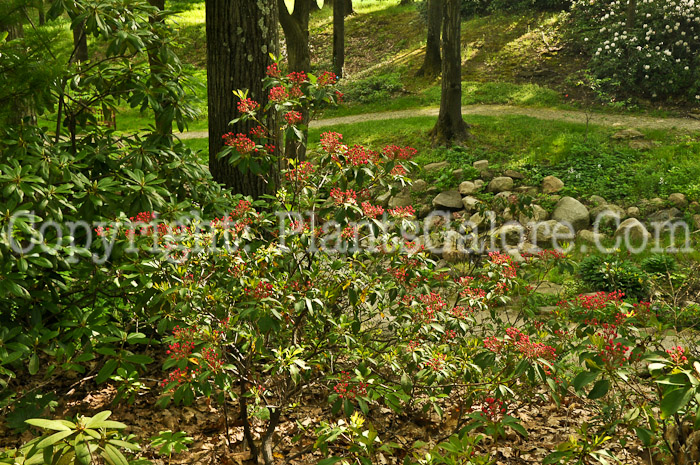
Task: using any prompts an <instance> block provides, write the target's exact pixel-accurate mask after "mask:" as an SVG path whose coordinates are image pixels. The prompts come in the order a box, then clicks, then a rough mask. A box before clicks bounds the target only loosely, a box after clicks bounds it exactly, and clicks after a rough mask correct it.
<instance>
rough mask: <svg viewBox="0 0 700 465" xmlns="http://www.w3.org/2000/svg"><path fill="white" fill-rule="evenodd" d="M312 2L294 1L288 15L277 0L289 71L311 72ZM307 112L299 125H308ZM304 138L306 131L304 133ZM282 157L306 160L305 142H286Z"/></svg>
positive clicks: (308, 117)
mask: <svg viewBox="0 0 700 465" xmlns="http://www.w3.org/2000/svg"><path fill="white" fill-rule="evenodd" d="M312 2H313V3H316V2H315V1H314V0H296V2H295V4H294V11H293V12H292V14H291V15H290V14H289V11H288V10H287V7H286V6H285V5H284V0H278V7H279V12H280V24H281V25H282V30H283V31H284V40H285V42H286V43H287V62H288V64H289V71H297V72H299V71H304V72H305V73H309V72H311V53H310V51H309V13H310V10H311V3H312ZM309 119H310V116H309V112H308V111H305V110H302V121H301V124H303V125H305V126H306V125H308V124H309ZM304 135H305V136H306V131H305V132H304ZM284 156H285V157H286V158H293V159H298V160H303V159H304V158H306V140H304V141H303V143H301V144H300V143H299V142H297V141H296V140H288V141H286V142H285V144H284Z"/></svg>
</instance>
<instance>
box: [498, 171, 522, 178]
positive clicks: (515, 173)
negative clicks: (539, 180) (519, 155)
mask: <svg viewBox="0 0 700 465" xmlns="http://www.w3.org/2000/svg"><path fill="white" fill-rule="evenodd" d="M503 175H504V176H508V177H509V178H513V179H525V175H524V174H523V173H521V172H519V171H515V170H505V171H504V172H503Z"/></svg>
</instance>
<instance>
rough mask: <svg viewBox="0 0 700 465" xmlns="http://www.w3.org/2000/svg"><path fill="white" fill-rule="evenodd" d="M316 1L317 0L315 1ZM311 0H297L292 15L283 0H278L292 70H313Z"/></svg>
mask: <svg viewBox="0 0 700 465" xmlns="http://www.w3.org/2000/svg"><path fill="white" fill-rule="evenodd" d="M314 3H316V2H314ZM310 4H311V0H296V3H295V4H294V12H293V13H292V14H291V15H290V14H289V11H288V10H287V7H286V6H285V5H284V1H283V0H278V8H279V12H280V24H281V25H282V30H283V31H284V39H285V42H286V44H287V55H288V58H287V60H288V62H289V70H290V71H304V72H306V73H308V72H309V71H311V53H310V51H309V13H310Z"/></svg>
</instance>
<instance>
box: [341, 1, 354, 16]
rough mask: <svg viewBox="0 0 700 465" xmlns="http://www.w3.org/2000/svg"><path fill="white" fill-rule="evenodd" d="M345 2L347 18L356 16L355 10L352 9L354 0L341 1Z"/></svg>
mask: <svg viewBox="0 0 700 465" xmlns="http://www.w3.org/2000/svg"><path fill="white" fill-rule="evenodd" d="M341 1H343V2H345V16H350V15H352V14H355V10H353V9H352V0H341Z"/></svg>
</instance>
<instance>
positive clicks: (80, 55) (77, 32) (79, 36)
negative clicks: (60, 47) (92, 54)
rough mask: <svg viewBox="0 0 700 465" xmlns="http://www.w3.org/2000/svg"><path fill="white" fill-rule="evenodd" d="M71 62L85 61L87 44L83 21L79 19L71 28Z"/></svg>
mask: <svg viewBox="0 0 700 465" xmlns="http://www.w3.org/2000/svg"><path fill="white" fill-rule="evenodd" d="M73 48H74V49H75V52H74V53H73V62H82V61H87V59H88V45H87V34H86V33H85V22H84V21H81V22H80V23H78V24H76V25H75V27H74V28H73Z"/></svg>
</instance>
